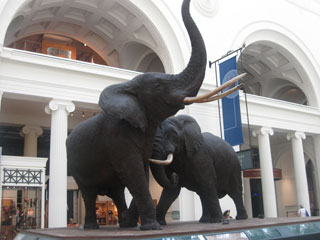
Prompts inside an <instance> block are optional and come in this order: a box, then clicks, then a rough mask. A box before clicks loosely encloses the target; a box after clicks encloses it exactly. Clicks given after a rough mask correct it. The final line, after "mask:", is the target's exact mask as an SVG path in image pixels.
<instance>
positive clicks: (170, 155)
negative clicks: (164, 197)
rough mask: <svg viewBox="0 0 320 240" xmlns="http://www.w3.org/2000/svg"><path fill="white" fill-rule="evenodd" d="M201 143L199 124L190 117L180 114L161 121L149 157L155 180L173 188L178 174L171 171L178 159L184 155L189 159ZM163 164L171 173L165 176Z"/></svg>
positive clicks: (174, 168) (174, 169)
mask: <svg viewBox="0 0 320 240" xmlns="http://www.w3.org/2000/svg"><path fill="white" fill-rule="evenodd" d="M202 144H203V137H202V134H201V129H200V126H199V125H198V123H197V122H196V121H195V120H194V119H193V118H192V117H190V116H187V115H181V116H177V117H170V118H167V119H166V120H165V121H163V122H162V123H161V125H160V126H159V128H158V129H157V133H156V136H155V139H154V142H153V149H152V158H151V159H149V161H150V162H152V163H154V164H151V165H150V167H151V171H152V174H153V176H154V178H155V179H156V180H157V182H158V183H159V184H160V185H161V186H162V187H164V188H175V187H176V186H177V184H178V180H177V178H178V176H177V175H176V174H171V173H172V172H175V171H176V169H177V168H178V166H179V163H180V161H181V162H185V159H184V158H185V157H186V158H190V159H191V158H192V156H193V155H194V154H195V153H196V152H197V151H198V150H199V148H200V147H201V145H202ZM181 156H182V158H183V159H180V158H181ZM169 164H170V165H169ZM159 165H160V166H159ZM163 165H169V166H168V167H170V168H171V169H170V171H168V174H169V172H170V174H171V175H169V176H167V175H168V174H167V173H166V171H165V167H163Z"/></svg>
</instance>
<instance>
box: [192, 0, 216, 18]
mask: <svg viewBox="0 0 320 240" xmlns="http://www.w3.org/2000/svg"><path fill="white" fill-rule="evenodd" d="M192 3H193V6H194V7H195V8H196V9H197V10H198V11H199V12H200V13H201V14H202V15H203V16H206V17H215V16H216V15H217V13H218V10H219V4H218V0H196V1H195V0H194V1H192Z"/></svg>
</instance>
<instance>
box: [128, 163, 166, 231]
mask: <svg viewBox="0 0 320 240" xmlns="http://www.w3.org/2000/svg"><path fill="white" fill-rule="evenodd" d="M131 164H132V165H131ZM139 165H142V161H140V162H139V161H131V162H127V166H126V168H127V169H130V171H126V172H124V173H123V174H124V175H123V180H124V183H125V185H126V186H127V188H128V189H129V191H130V193H131V195H132V196H133V199H134V204H135V206H136V208H137V209H138V213H139V215H140V217H141V226H140V229H141V230H156V229H161V228H160V224H159V223H158V222H157V221H156V208H155V205H154V203H153V201H152V198H151V195H150V192H149V184H148V181H149V179H147V174H146V172H145V171H144V169H145V168H144V166H141V167H140V168H139ZM134 170H135V171H134ZM132 209H133V210H134V206H132ZM132 209H131V205H130V211H131V210H132ZM130 211H129V213H130Z"/></svg>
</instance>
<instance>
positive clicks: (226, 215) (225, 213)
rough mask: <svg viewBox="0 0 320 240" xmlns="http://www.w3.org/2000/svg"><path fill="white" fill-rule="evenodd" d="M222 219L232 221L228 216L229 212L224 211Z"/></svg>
mask: <svg viewBox="0 0 320 240" xmlns="http://www.w3.org/2000/svg"><path fill="white" fill-rule="evenodd" d="M223 218H224V219H232V217H231V216H230V210H226V211H224V213H223Z"/></svg>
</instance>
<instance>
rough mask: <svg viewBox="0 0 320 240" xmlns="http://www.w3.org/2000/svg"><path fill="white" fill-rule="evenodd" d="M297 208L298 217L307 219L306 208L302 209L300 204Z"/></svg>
mask: <svg viewBox="0 0 320 240" xmlns="http://www.w3.org/2000/svg"><path fill="white" fill-rule="evenodd" d="M299 207H300V208H299V210H298V213H297V215H298V217H309V213H308V210H307V209H306V208H304V207H303V205H302V204H300V206H299Z"/></svg>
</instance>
